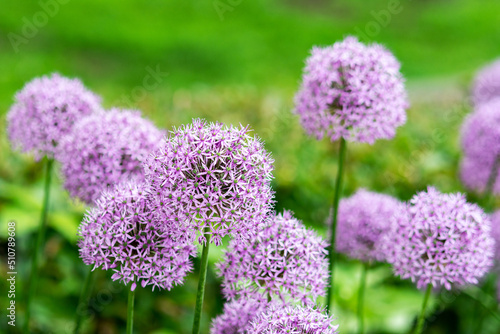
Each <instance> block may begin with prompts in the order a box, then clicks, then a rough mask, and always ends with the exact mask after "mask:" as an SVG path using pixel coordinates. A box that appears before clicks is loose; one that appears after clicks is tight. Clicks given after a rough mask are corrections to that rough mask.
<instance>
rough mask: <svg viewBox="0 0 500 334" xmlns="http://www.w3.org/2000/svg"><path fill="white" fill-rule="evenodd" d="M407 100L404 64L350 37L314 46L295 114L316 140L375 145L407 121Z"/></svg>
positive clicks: (299, 92) (390, 54)
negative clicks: (403, 74) (324, 139)
mask: <svg viewBox="0 0 500 334" xmlns="http://www.w3.org/2000/svg"><path fill="white" fill-rule="evenodd" d="M408 106H409V103H408V98H407V94H406V90H405V87H404V80H403V77H402V76H401V73H400V64H399V62H398V61H397V59H396V58H395V57H394V56H393V55H392V53H391V52H389V51H388V50H387V49H386V48H385V47H383V46H382V45H379V44H371V45H364V44H362V43H360V42H359V41H358V40H357V38H355V37H352V36H350V37H347V38H345V39H344V40H343V41H341V42H337V43H335V44H333V45H332V46H329V47H324V48H319V47H314V48H313V49H312V51H311V56H310V57H309V58H308V59H307V61H306V67H305V69H304V74H303V77H302V84H301V87H300V90H299V91H298V93H297V94H296V96H295V111H294V112H295V113H296V114H298V115H299V116H300V121H301V123H302V126H303V127H304V129H305V130H306V132H307V133H308V134H309V135H311V136H314V137H316V138H317V139H318V140H319V139H322V138H323V137H324V136H327V137H328V138H330V140H331V141H335V140H337V139H339V138H341V137H343V138H344V139H346V140H349V141H356V142H363V143H369V144H373V143H374V142H375V141H376V140H377V139H390V138H393V137H394V135H395V133H396V128H397V127H399V126H401V125H403V124H404V123H405V122H406V109H407V108H408Z"/></svg>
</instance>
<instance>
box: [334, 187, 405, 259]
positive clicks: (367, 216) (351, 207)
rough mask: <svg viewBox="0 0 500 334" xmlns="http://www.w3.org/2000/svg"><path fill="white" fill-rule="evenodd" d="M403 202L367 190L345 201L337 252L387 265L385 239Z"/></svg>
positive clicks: (341, 209) (342, 206)
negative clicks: (383, 244)
mask: <svg viewBox="0 0 500 334" xmlns="http://www.w3.org/2000/svg"><path fill="white" fill-rule="evenodd" d="M399 204H400V202H399V201H398V200H397V199H395V198H393V197H391V196H388V195H383V194H377V193H374V192H370V191H367V190H364V189H360V190H358V191H357V192H356V193H355V194H354V195H353V196H351V197H349V198H345V199H342V200H341V201H340V205H339V213H338V220H337V234H336V239H337V240H336V244H335V245H336V248H337V250H338V251H339V252H341V253H344V254H347V255H348V256H350V257H352V258H355V259H360V260H362V261H385V259H386V253H385V250H384V247H383V246H382V243H383V240H384V238H383V237H384V236H385V235H386V234H387V233H389V232H390V231H391V221H392V220H391V219H392V216H393V215H394V213H395V212H396V210H397V209H398V206H399Z"/></svg>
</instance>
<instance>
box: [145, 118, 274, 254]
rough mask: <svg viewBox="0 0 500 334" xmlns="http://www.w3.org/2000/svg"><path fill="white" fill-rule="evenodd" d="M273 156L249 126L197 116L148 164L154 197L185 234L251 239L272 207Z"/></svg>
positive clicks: (165, 217) (162, 212)
mask: <svg viewBox="0 0 500 334" xmlns="http://www.w3.org/2000/svg"><path fill="white" fill-rule="evenodd" d="M273 162H274V161H273V159H272V158H271V156H270V154H269V153H267V152H266V150H265V149H264V145H263V143H262V142H261V141H260V140H258V139H256V138H255V137H252V136H250V135H249V129H248V127H225V126H224V125H222V124H220V123H208V122H206V121H204V120H200V119H195V120H193V122H192V123H191V124H188V125H183V126H181V127H179V128H177V129H174V131H173V132H172V134H171V135H170V137H168V138H167V139H166V141H165V142H164V144H163V147H161V148H160V149H159V150H158V151H156V152H155V153H154V154H153V155H151V156H150V157H149V159H148V161H147V164H146V167H145V169H146V175H147V178H148V180H149V182H150V183H151V185H152V189H151V198H152V201H154V203H155V205H156V210H157V212H158V214H159V215H160V216H161V219H162V220H163V221H165V222H166V224H169V225H170V226H171V227H172V230H173V232H172V233H176V231H177V233H178V234H179V235H180V236H184V237H187V238H193V237H194V235H195V234H196V232H198V233H199V242H200V243H205V242H206V236H211V242H213V243H215V244H216V245H217V244H220V243H221V240H222V238H223V237H224V236H226V235H231V236H232V237H235V238H238V239H247V238H249V237H250V236H251V235H253V234H255V232H256V231H257V227H258V225H259V224H261V223H262V222H263V221H264V220H265V219H266V215H267V213H268V212H269V210H270V209H271V207H272V204H273V202H272V198H273V191H272V190H271V186H270V182H271V177H272V170H273Z"/></svg>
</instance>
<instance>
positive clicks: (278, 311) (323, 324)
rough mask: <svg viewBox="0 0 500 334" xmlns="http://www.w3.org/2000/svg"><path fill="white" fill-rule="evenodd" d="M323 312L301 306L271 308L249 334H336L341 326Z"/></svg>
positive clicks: (255, 323)
mask: <svg viewBox="0 0 500 334" xmlns="http://www.w3.org/2000/svg"><path fill="white" fill-rule="evenodd" d="M333 320H334V319H333V317H329V316H328V315H326V313H324V312H323V311H322V310H318V309H314V308H312V307H300V306H282V305H277V306H271V307H269V308H268V309H267V310H266V311H265V312H263V313H260V314H259V315H257V316H256V317H255V318H254V320H253V321H252V326H251V328H250V329H249V330H248V331H247V333H248V334H289V333H307V334H335V333H338V332H337V329H338V328H339V325H333V324H332V323H333Z"/></svg>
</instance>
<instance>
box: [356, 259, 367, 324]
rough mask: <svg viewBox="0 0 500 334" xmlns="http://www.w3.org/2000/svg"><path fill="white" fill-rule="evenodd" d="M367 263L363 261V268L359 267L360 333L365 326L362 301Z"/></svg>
mask: <svg viewBox="0 0 500 334" xmlns="http://www.w3.org/2000/svg"><path fill="white" fill-rule="evenodd" d="M368 267H369V264H368V263H363V268H362V269H361V279H360V281H359V291H358V324H359V325H358V331H359V333H360V334H363V333H364V332H365V326H364V321H363V303H364V300H365V287H366V275H367V274H368Z"/></svg>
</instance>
